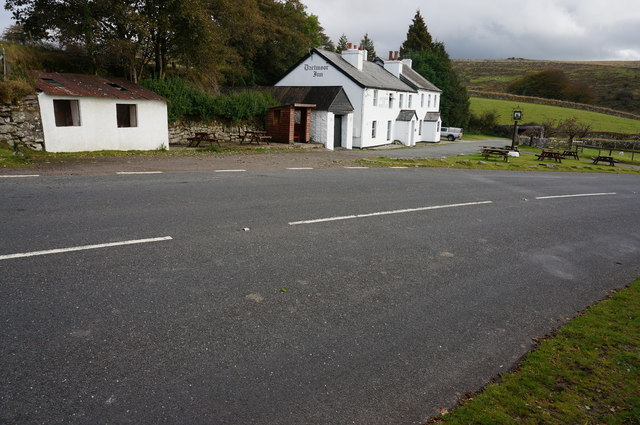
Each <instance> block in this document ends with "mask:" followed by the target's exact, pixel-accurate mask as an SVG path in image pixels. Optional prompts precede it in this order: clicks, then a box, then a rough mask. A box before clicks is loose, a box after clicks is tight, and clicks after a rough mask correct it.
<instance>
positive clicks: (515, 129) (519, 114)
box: [511, 107, 522, 150]
mask: <svg viewBox="0 0 640 425" xmlns="http://www.w3.org/2000/svg"><path fill="white" fill-rule="evenodd" d="M521 120H522V111H521V110H520V107H518V108H517V109H515V110H514V111H513V121H514V123H513V138H512V139H511V149H512V150H513V149H515V148H516V138H517V137H518V121H521Z"/></svg>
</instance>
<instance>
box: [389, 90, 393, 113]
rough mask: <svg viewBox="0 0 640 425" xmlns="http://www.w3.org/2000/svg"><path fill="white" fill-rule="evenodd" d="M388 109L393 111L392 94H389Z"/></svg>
mask: <svg viewBox="0 0 640 425" xmlns="http://www.w3.org/2000/svg"><path fill="white" fill-rule="evenodd" d="M389 109H393V93H389Z"/></svg>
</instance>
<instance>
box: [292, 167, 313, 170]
mask: <svg viewBox="0 0 640 425" xmlns="http://www.w3.org/2000/svg"><path fill="white" fill-rule="evenodd" d="M287 170H313V168H311V167H290V168H287Z"/></svg>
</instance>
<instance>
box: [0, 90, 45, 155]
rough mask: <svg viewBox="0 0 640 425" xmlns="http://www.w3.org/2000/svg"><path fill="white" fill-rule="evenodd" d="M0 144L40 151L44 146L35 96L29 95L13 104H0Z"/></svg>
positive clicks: (38, 108)
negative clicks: (20, 145)
mask: <svg viewBox="0 0 640 425" xmlns="http://www.w3.org/2000/svg"><path fill="white" fill-rule="evenodd" d="M0 142H6V143H8V144H9V145H12V144H13V143H14V142H19V143H21V144H22V145H23V146H27V147H30V148H32V149H37V150H41V149H42V147H43V144H44V133H43V131H42V120H41V118H40V107H39V105H38V97H37V95H35V94H33V95H29V96H26V97H24V98H23V99H22V100H19V101H18V102H17V103H15V104H13V103H12V104H7V103H0Z"/></svg>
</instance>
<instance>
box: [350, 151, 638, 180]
mask: <svg viewBox="0 0 640 425" xmlns="http://www.w3.org/2000/svg"><path fill="white" fill-rule="evenodd" d="M523 149H524V148H521V151H522V150H523ZM526 150H527V151H532V152H531V154H526V153H524V152H521V155H520V157H519V158H509V162H505V161H504V160H503V159H502V158H495V157H491V158H489V159H485V158H484V157H483V156H482V154H480V153H476V154H471V155H464V156H455V157H450V158H442V159H440V158H416V159H394V158H386V157H380V158H372V159H365V160H361V161H358V162H360V163H362V164H366V165H370V166H380V167H437V168H469V169H483V170H510V171H549V172H563V171H564V172H567V171H569V172H578V173H580V172H582V173H620V174H640V169H635V168H629V167H624V166H621V165H620V164H618V165H616V166H614V167H612V166H611V165H608V164H607V165H604V164H597V165H594V164H592V163H591V161H584V160H581V161H578V160H576V159H563V160H562V163H557V162H554V161H553V160H552V161H538V159H537V157H536V156H535V155H533V153H534V152H539V151H540V150H538V149H534V148H529V149H526ZM583 158H585V157H584V156H583ZM635 162H637V165H640V162H638V161H635Z"/></svg>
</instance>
